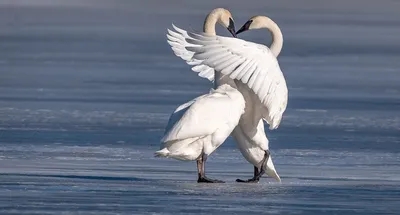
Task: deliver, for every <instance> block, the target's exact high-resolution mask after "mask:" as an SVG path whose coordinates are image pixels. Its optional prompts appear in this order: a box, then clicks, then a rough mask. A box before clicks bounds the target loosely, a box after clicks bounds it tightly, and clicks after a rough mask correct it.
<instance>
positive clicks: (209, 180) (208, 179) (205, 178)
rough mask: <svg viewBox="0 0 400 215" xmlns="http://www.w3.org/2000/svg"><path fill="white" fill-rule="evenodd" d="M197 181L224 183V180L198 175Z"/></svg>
mask: <svg viewBox="0 0 400 215" xmlns="http://www.w3.org/2000/svg"><path fill="white" fill-rule="evenodd" d="M197 183H225V181H221V180H217V179H211V178H207V177H206V176H203V177H199V178H198V179H197Z"/></svg>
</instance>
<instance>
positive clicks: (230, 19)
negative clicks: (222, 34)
mask: <svg viewBox="0 0 400 215" xmlns="http://www.w3.org/2000/svg"><path fill="white" fill-rule="evenodd" d="M228 31H229V32H230V33H231V34H232V36H233V37H236V30H235V23H234V22H233V19H232V18H229V26H228Z"/></svg>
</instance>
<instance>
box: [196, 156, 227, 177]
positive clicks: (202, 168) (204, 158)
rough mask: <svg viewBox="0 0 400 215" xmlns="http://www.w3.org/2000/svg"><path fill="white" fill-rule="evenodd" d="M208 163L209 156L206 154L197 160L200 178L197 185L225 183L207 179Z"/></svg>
mask: <svg viewBox="0 0 400 215" xmlns="http://www.w3.org/2000/svg"><path fill="white" fill-rule="evenodd" d="M206 161H207V155H206V154H204V153H203V154H202V155H201V157H200V158H199V159H198V160H197V172H198V176H199V177H198V179H197V183H225V182H224V181H221V180H216V179H211V178H207V176H206V171H205V164H206Z"/></svg>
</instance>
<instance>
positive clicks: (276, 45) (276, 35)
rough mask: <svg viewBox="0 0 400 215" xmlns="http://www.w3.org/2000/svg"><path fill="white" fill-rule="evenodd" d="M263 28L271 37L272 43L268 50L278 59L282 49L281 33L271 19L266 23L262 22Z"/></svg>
mask: <svg viewBox="0 0 400 215" xmlns="http://www.w3.org/2000/svg"><path fill="white" fill-rule="evenodd" d="M264 28H267V29H268V30H269V31H270V32H271V35H272V43H271V46H270V48H269V49H270V50H271V52H272V54H273V55H274V56H275V57H278V55H279V54H280V53H281V51H282V47H283V35H282V31H281V29H280V28H279V26H278V25H277V24H276V23H275V22H274V21H272V20H271V19H268V20H267V21H266V22H264Z"/></svg>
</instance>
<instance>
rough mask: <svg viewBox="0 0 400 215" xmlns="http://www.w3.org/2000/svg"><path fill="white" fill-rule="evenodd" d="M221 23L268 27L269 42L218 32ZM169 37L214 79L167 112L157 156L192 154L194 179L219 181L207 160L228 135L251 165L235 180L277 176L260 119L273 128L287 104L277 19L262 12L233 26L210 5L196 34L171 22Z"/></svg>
mask: <svg viewBox="0 0 400 215" xmlns="http://www.w3.org/2000/svg"><path fill="white" fill-rule="evenodd" d="M217 23H219V24H221V25H222V26H224V27H226V28H227V29H228V31H229V32H231V34H232V35H233V36H234V37H236V33H237V34H239V33H241V32H244V31H247V30H250V29H260V28H267V29H268V30H270V31H271V32H272V38H273V43H272V44H271V47H270V48H268V47H266V46H264V45H260V44H256V43H252V42H248V41H244V40H241V39H237V38H230V37H221V36H217V35H216V32H215V26H216V24H217ZM173 28H174V30H175V31H172V30H168V34H167V37H168V43H169V44H170V45H171V47H172V49H173V51H174V53H175V55H177V56H178V57H180V58H182V59H183V60H185V61H186V62H187V63H188V64H189V65H192V66H193V67H192V70H193V71H195V72H198V73H199V76H200V77H203V78H207V79H209V80H210V81H214V84H215V86H214V88H215V90H214V89H212V90H211V91H210V93H208V94H205V95H202V96H199V97H197V98H195V99H194V100H192V101H189V102H187V103H185V104H183V105H181V106H179V107H178V108H177V109H176V110H175V111H174V113H173V114H172V115H171V117H170V119H169V122H168V125H167V127H166V131H165V134H164V137H163V138H162V140H161V142H162V144H161V150H159V151H157V152H156V156H160V157H171V158H175V159H179V160H196V161H197V168H198V182H209V183H214V182H222V181H219V180H214V179H210V178H208V177H206V175H205V162H206V160H207V157H208V156H209V155H210V154H211V153H212V152H213V151H214V150H215V149H217V148H218V147H219V146H220V145H221V144H222V143H223V142H224V141H225V140H226V138H227V137H228V136H229V135H232V136H233V137H234V139H235V141H236V143H237V145H238V148H239V149H240V151H241V153H242V155H243V156H244V157H245V159H246V160H247V161H248V162H250V163H251V164H253V165H254V176H253V177H252V178H251V179H248V180H241V179H238V180H237V181H238V182H258V181H259V179H260V177H261V176H262V175H263V174H264V173H266V174H267V175H269V176H271V177H273V178H275V179H276V180H277V181H280V177H279V175H278V174H277V172H276V170H275V167H274V164H273V162H272V158H271V155H270V152H269V146H268V143H269V142H268V139H267V137H266V134H265V130H264V123H263V119H264V120H265V121H266V122H267V123H268V124H269V125H270V129H275V128H277V127H278V125H279V124H280V122H281V119H282V114H283V112H284V111H285V109H286V105H287V100H288V90H287V86H286V82H285V79H284V77H283V74H282V72H281V70H280V67H279V64H278V61H277V59H276V57H277V56H278V55H279V53H280V51H281V49H282V45H283V37H282V33H281V31H280V29H279V27H278V25H277V24H276V23H275V22H273V21H272V20H271V19H269V18H268V17H265V16H255V17H252V18H251V19H249V21H247V22H246V23H245V25H243V27H242V28H241V29H240V30H239V31H237V32H235V31H234V22H233V19H232V15H231V13H230V12H229V11H228V10H226V9H223V8H217V9H214V10H213V11H212V12H211V13H210V14H209V15H208V16H207V17H206V20H205V22H204V28H203V30H204V33H203V34H196V33H190V32H187V31H185V30H182V29H180V28H178V27H176V26H173Z"/></svg>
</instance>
